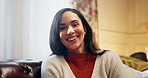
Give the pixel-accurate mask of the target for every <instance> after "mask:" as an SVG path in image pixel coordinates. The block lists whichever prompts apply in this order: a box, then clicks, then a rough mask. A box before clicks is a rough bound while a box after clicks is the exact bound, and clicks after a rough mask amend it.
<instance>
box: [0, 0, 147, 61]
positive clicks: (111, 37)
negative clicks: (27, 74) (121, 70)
mask: <svg viewBox="0 0 148 78" xmlns="http://www.w3.org/2000/svg"><path fill="white" fill-rule="evenodd" d="M89 1H91V0H89ZM96 1H97V9H98V17H96V18H98V26H97V27H98V30H97V33H99V35H98V40H99V41H98V42H99V43H98V44H99V46H100V48H101V49H107V50H112V51H114V52H116V53H118V54H119V55H124V56H130V55H131V54H133V53H135V52H144V53H146V54H148V33H147V32H148V0H96ZM71 2H72V0H0V60H6V59H37V60H43V59H44V58H46V57H48V56H49V55H50V54H51V50H50V47H49V37H50V36H49V30H50V24H51V21H52V19H53V17H54V15H55V13H56V12H57V11H58V10H59V9H61V8H65V7H72V5H71Z"/></svg>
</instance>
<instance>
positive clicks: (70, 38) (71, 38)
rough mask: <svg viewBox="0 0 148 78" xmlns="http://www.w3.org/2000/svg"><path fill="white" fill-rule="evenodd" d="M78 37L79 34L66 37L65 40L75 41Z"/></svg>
mask: <svg viewBox="0 0 148 78" xmlns="http://www.w3.org/2000/svg"><path fill="white" fill-rule="evenodd" d="M78 37H79V36H71V37H68V38H67V39H66V40H67V41H76V40H77V38H78Z"/></svg>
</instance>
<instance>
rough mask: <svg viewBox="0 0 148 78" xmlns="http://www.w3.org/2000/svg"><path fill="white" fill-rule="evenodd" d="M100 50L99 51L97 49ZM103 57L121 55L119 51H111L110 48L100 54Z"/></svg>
mask: <svg viewBox="0 0 148 78" xmlns="http://www.w3.org/2000/svg"><path fill="white" fill-rule="evenodd" d="M96 52H99V51H96ZM99 56H101V57H105V58H106V57H119V56H118V54H117V53H115V52H113V51H109V50H105V52H104V53H103V54H102V55H99Z"/></svg>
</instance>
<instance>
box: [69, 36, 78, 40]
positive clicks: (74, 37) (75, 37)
mask: <svg viewBox="0 0 148 78" xmlns="http://www.w3.org/2000/svg"><path fill="white" fill-rule="evenodd" d="M74 39H76V37H73V38H69V39H68V40H74Z"/></svg>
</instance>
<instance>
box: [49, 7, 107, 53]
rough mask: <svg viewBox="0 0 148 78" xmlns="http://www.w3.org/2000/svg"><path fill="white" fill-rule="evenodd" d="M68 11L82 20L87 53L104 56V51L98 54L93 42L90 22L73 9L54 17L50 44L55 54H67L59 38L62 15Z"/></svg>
mask: <svg viewBox="0 0 148 78" xmlns="http://www.w3.org/2000/svg"><path fill="white" fill-rule="evenodd" d="M66 11H71V12H73V13H75V14H77V15H78V17H79V18H80V19H81V21H82V24H83V26H84V28H86V34H85V37H84V43H85V48H86V51H88V52H89V53H90V54H103V53H104V51H100V52H99V53H98V52H96V51H97V49H96V47H95V46H94V44H93V42H92V29H91V27H90V25H89V24H88V22H87V21H86V19H85V18H84V16H83V15H82V14H81V13H80V12H79V11H78V10H76V9H71V8H64V9H61V10H59V11H58V12H57V13H56V15H55V16H54V19H53V21H52V24H51V29H50V41H49V42H50V48H51V50H52V52H53V54H55V55H65V54H66V53H67V48H66V47H65V46H64V45H63V44H62V42H61V41H60V37H59V24H60V19H61V16H62V14H63V13H64V12H66ZM99 50H100V49H99Z"/></svg>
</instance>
